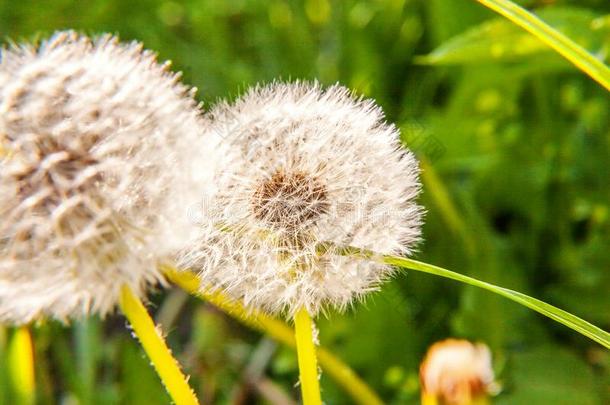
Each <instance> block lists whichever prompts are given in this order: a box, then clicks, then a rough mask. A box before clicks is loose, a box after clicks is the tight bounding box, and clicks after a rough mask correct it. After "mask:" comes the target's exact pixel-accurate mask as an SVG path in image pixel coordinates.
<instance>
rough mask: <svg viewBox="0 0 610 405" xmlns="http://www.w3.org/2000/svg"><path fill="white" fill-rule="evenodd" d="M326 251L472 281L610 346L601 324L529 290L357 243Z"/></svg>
mask: <svg viewBox="0 0 610 405" xmlns="http://www.w3.org/2000/svg"><path fill="white" fill-rule="evenodd" d="M320 251H322V252H333V253H337V254H341V255H349V256H359V257H361V258H363V259H366V260H374V261H377V262H380V263H384V264H389V265H392V266H396V267H400V268H403V269H408V270H416V271H421V272H423V273H428V274H433V275H436V276H440V277H445V278H449V279H451V280H455V281H460V282H462V283H465V284H470V285H473V286H475V287H479V288H482V289H484V290H488V291H491V292H493V293H496V294H498V295H501V296H503V297H505V298H508V299H509V300H512V301H514V302H517V303H519V304H521V305H523V306H525V307H528V308H530V309H533V310H534V311H536V312H538V313H541V314H542V315H544V316H547V317H549V318H551V319H552V320H554V321H556V322H559V323H561V324H563V325H565V326H567V327H568V328H570V329H573V330H575V331H576V332H578V333H580V334H582V335H584V336H587V337H588V338H590V339H591V340H594V341H596V342H597V343H599V344H601V345H602V346H605V347H606V348H608V349H610V333H608V332H606V331H604V330H603V329H600V328H598V327H597V326H595V325H593V324H591V323H589V322H587V321H585V320H583V319H581V318H579V317H577V316H576V315H572V314H571V313H569V312H567V311H564V310H563V309H559V308H557V307H554V306H553V305H550V304H547V303H546V302H544V301H541V300H539V299H536V298H533V297H530V296H528V295H526V294H523V293H520V292H518V291H514V290H510V289H508V288H504V287H499V286H497V285H494V284H491V283H487V282H485V281H481V280H478V279H476V278H473V277H469V276H465V275H463V274H460V273H456V272H454V271H451V270H447V269H444V268H442V267H438V266H434V265H432V264H428V263H424V262H419V261H417V260H413V259H408V258H406V257H400V256H393V255H384V254H381V253H377V252H372V251H370V250H366V249H360V248H357V247H353V246H346V247H338V246H333V245H331V244H324V245H322V246H320Z"/></svg>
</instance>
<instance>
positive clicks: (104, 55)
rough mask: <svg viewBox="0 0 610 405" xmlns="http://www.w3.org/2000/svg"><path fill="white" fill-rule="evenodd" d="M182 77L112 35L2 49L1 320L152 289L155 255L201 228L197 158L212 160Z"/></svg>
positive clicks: (63, 314)
mask: <svg viewBox="0 0 610 405" xmlns="http://www.w3.org/2000/svg"><path fill="white" fill-rule="evenodd" d="M178 80H179V77H178V75H176V74H173V73H171V72H170V71H169V70H168V64H158V63H157V61H156V57H155V55H154V54H153V53H151V52H150V51H145V50H143V49H142V46H141V45H140V44H138V43H129V44H121V43H119V42H118V40H117V39H116V38H114V37H112V36H110V35H104V36H101V37H98V38H97V39H94V40H90V39H88V38H87V37H85V36H81V35H78V34H76V33H74V32H71V31H67V32H59V33H56V34H55V35H54V36H53V37H52V38H51V39H49V40H47V41H44V42H42V43H41V44H40V45H39V46H38V47H34V46H30V45H22V46H13V47H11V48H8V49H3V50H2V54H1V60H0V145H1V146H2V147H1V148H0V153H2V157H1V158H0V215H1V217H2V222H1V223H0V322H4V323H15V324H22V323H27V322H31V321H33V320H36V319H38V318H40V317H51V318H57V319H60V320H67V319H69V318H71V317H74V316H79V315H85V314H89V313H98V314H101V315H103V314H105V313H107V312H108V311H110V310H112V309H113V307H114V306H115V304H116V303H117V301H118V297H119V294H120V288H121V286H122V285H123V284H127V285H128V286H130V287H131V288H132V289H133V290H134V291H135V292H136V293H137V294H139V295H140V296H143V295H144V294H145V290H146V287H147V286H149V285H150V284H154V283H157V282H158V281H160V280H161V275H160V273H159V272H158V270H157V269H156V263H157V261H159V260H162V259H163V258H164V257H165V256H166V255H168V254H170V253H171V252H172V251H174V250H176V249H178V248H180V247H182V245H183V244H184V243H186V239H188V232H189V231H191V230H192V225H189V221H188V219H187V218H186V215H185V209H184V203H185V200H186V199H188V194H185V193H189V192H190V189H191V187H190V186H189V183H188V181H189V178H191V177H193V176H192V174H194V173H192V172H194V171H198V170H199V169H198V168H197V167H196V166H195V164H194V163H191V162H196V161H197V162H199V163H197V164H198V165H202V164H204V163H205V162H203V161H202V159H200V153H199V152H198V151H197V147H196V146H195V145H197V144H200V143H201V142H198V139H200V137H201V133H202V131H201V128H202V125H203V120H202V118H201V117H200V113H199V106H198V105H197V103H196V102H195V101H194V99H193V93H194V91H191V90H190V89H189V88H187V87H185V86H183V85H181V84H179V82H178ZM196 158H198V159H196ZM201 172H205V171H204V170H201ZM178 176H180V177H179V178H178ZM198 176H199V179H201V176H204V174H202V173H198ZM193 178H194V177H193ZM196 199H197V197H193V198H192V200H193V201H196Z"/></svg>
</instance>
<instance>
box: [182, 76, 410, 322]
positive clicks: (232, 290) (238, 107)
mask: <svg viewBox="0 0 610 405" xmlns="http://www.w3.org/2000/svg"><path fill="white" fill-rule="evenodd" d="M209 120H210V125H209V127H210V128H209V129H208V134H207V136H208V137H210V136H211V135H217V136H220V137H221V138H223V140H224V142H226V143H228V144H229V145H230V147H231V151H230V153H229V154H228V155H227V156H226V157H225V159H224V161H223V164H221V166H222V171H221V172H220V174H219V176H218V178H217V179H216V182H217V192H216V193H215V194H214V195H208V196H206V197H205V205H204V209H205V212H204V214H203V215H202V219H203V221H202V222H203V223H202V224H201V226H200V229H201V231H200V232H201V236H200V239H199V242H198V243H197V245H196V246H194V247H192V248H191V249H190V250H188V251H187V252H186V253H185V254H184V255H183V257H182V264H183V265H185V266H187V267H189V268H191V269H194V270H197V271H199V274H200V276H201V280H202V288H213V289H214V288H215V289H221V290H222V291H224V292H226V293H228V294H229V295H230V296H231V297H232V298H235V299H238V300H241V301H242V302H243V303H244V304H245V305H246V306H247V307H249V308H256V309H262V310H264V311H266V312H270V313H277V312H282V311H285V312H287V313H288V315H289V316H292V315H294V313H295V312H296V311H298V310H299V309H300V308H302V307H305V308H306V309H307V310H308V311H309V312H310V313H311V314H317V313H318V312H320V311H321V310H324V309H326V308H328V307H334V308H337V309H339V310H343V309H345V308H346V307H347V306H348V305H349V304H350V303H352V302H353V301H354V299H355V298H359V297H361V296H363V295H364V294H365V293H367V292H369V291H371V290H374V289H376V288H377V286H378V285H379V283H380V282H381V281H382V280H384V279H386V278H387V277H388V276H389V275H390V274H391V273H392V268H391V267H389V266H384V265H380V264H374V263H370V262H366V261H363V260H361V259H357V258H350V257H343V256H341V255H339V254H337V252H333V251H332V249H331V251H327V252H324V253H323V252H320V249H319V247H320V244H321V243H324V242H332V243H334V244H336V245H340V246H343V245H353V246H357V247H360V248H365V249H373V250H379V251H383V252H386V253H396V254H407V255H408V254H410V253H411V252H412V249H413V246H414V244H415V243H416V242H417V241H418V240H419V237H420V227H421V222H422V209H421V208H420V207H419V206H418V205H417V204H416V203H415V202H414V200H415V198H416V197H417V196H418V194H419V191H420V183H419V180H418V174H419V169H418V164H417V162H416V160H415V158H414V156H413V154H412V153H410V152H409V151H407V150H406V149H404V148H402V147H401V145H400V143H399V134H398V132H397V130H396V128H395V127H394V126H392V125H388V124H386V123H385V121H384V116H383V113H382V111H381V109H380V108H379V107H377V106H376V105H375V104H374V103H373V102H372V101H365V100H361V99H358V98H355V97H354V96H353V95H352V94H351V93H350V92H349V91H348V90H347V89H345V88H343V87H340V86H338V85H336V86H333V87H330V88H328V89H326V90H324V89H322V88H320V86H319V85H318V84H316V83H314V84H307V83H294V84H281V83H274V84H271V85H268V86H266V87H256V88H254V89H251V90H250V91H248V92H247V94H245V95H244V96H243V97H241V98H240V99H239V100H237V101H236V102H235V103H234V104H232V105H229V104H225V103H221V104H220V105H218V106H217V107H215V108H214V109H212V110H211V111H210V113H209Z"/></svg>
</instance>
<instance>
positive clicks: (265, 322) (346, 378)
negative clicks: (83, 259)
mask: <svg viewBox="0 0 610 405" xmlns="http://www.w3.org/2000/svg"><path fill="white" fill-rule="evenodd" d="M162 271H163V273H164V274H165V276H166V277H167V278H168V279H169V280H170V281H171V282H172V283H174V284H176V285H177V286H179V287H180V288H182V289H183V290H185V291H187V292H188V293H190V294H192V295H194V296H197V297H199V298H201V299H203V300H206V301H207V302H209V303H211V304H212V305H214V306H216V307H218V308H219V309H221V310H222V311H224V312H225V313H227V314H229V315H231V316H232V317H234V318H235V319H237V320H238V321H240V322H241V323H243V324H244V325H246V326H248V327H250V328H252V329H255V330H258V331H259V332H262V333H264V334H266V335H267V336H269V337H271V338H273V339H274V340H276V341H278V342H280V343H283V344H285V345H286V346H288V347H292V348H295V347H296V340H295V337H294V331H293V329H292V328H291V327H290V326H288V324H286V323H285V322H282V321H280V320H278V319H275V318H272V317H270V316H268V315H265V314H263V313H261V312H258V311H248V310H246V308H244V307H243V306H242V305H241V304H240V303H238V302H235V301H233V300H231V299H229V298H228V297H226V296H225V295H223V294H222V293H221V292H218V291H215V292H203V291H201V289H200V283H199V280H198V279H197V277H196V276H195V275H194V274H193V273H191V272H188V271H179V270H177V269H175V268H173V267H171V266H162ZM317 354H318V361H319V362H320V365H321V366H322V368H323V369H324V370H325V371H326V372H327V373H328V375H329V376H330V377H331V378H332V379H333V380H334V381H336V382H337V384H339V385H340V386H341V387H343V389H344V390H345V391H346V392H347V393H348V394H349V395H350V396H351V397H352V400H353V401H354V402H355V403H357V404H361V405H381V404H383V402H382V401H381V399H380V398H379V397H378V396H377V394H376V393H375V392H374V391H373V390H372V389H371V388H370V387H369V386H368V385H366V383H365V382H364V381H362V379H360V377H358V376H357V375H356V373H354V371H353V370H352V369H351V368H349V366H347V365H346V364H345V363H343V362H342V361H341V360H340V359H339V358H337V357H336V356H335V355H334V354H333V353H332V352H330V351H328V350H326V349H324V348H323V347H318V348H317Z"/></svg>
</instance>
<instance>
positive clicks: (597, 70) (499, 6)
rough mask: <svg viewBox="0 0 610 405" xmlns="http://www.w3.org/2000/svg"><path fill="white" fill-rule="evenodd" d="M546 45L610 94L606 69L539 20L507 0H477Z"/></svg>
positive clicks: (608, 76) (609, 78)
mask: <svg viewBox="0 0 610 405" xmlns="http://www.w3.org/2000/svg"><path fill="white" fill-rule="evenodd" d="M477 1H478V2H479V3H481V4H483V5H484V6H485V7H488V8H490V9H491V10H493V11H495V12H496V13H498V14H500V15H503V16H504V17H506V18H508V19H509V20H510V21H512V22H513V23H515V24H516V25H518V26H520V27H521V28H523V29H525V30H526V31H528V32H530V33H531V34H533V35H534V36H536V37H537V38H538V39H540V40H541V41H542V42H544V43H545V44H547V45H549V46H550V47H551V48H553V49H554V50H555V51H557V52H558V53H559V54H561V55H562V56H563V57H564V58H566V59H567V60H568V61H570V62H571V63H573V64H574V65H575V66H576V67H578V68H579V69H580V70H582V71H583V72H585V73H586V74H588V75H589V76H591V77H592V78H593V79H594V80H596V81H597V82H598V83H600V84H601V85H602V86H604V87H605V88H606V90H609V91H610V68H609V67H608V66H607V65H606V64H604V62H602V61H601V60H599V59H597V58H596V57H595V56H593V55H591V54H590V53H589V52H587V50H586V49H584V48H583V47H581V46H580V45H578V44H577V43H575V42H574V41H572V40H571V39H570V38H568V37H566V36H565V35H563V34H562V33H560V32H559V31H557V30H555V29H554V28H552V27H551V26H549V25H548V24H546V23H545V22H544V21H542V20H541V19H540V18H538V17H537V16H535V15H534V14H532V13H530V12H529V11H527V10H525V9H524V8H522V7H520V6H518V5H516V4H515V3H513V2H512V1H509V0H477Z"/></svg>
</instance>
